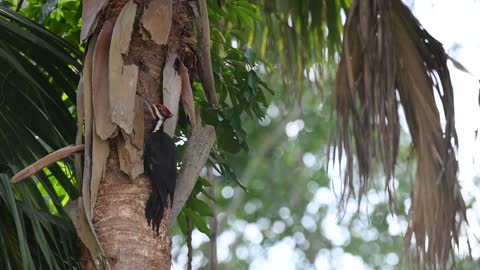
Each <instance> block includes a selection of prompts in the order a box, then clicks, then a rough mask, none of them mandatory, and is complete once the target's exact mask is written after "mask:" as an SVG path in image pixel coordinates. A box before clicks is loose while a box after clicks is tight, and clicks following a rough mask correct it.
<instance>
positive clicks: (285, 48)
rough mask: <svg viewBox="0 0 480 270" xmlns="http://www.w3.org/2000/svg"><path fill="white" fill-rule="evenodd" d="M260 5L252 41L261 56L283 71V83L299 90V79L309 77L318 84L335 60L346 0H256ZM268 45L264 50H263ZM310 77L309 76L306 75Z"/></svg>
mask: <svg viewBox="0 0 480 270" xmlns="http://www.w3.org/2000/svg"><path fill="white" fill-rule="evenodd" d="M257 2H258V4H259V5H260V6H261V7H262V8H263V11H262V12H261V13H262V14H263V16H262V19H261V22H260V23H258V24H257V25H256V28H255V33H254V38H252V39H251V40H254V41H255V42H254V43H253V44H252V46H254V47H255V48H256V49H257V50H258V51H260V56H261V58H263V59H276V60H275V61H274V62H273V63H272V64H273V65H274V66H275V67H276V68H278V69H279V70H280V71H281V73H282V74H284V76H285V77H284V81H283V83H284V85H285V86H287V88H293V89H295V92H296V93H300V92H301V91H302V82H305V81H312V82H314V83H316V84H317V85H318V87H319V88H321V85H320V84H321V82H322V81H324V78H325V75H327V74H330V73H333V71H334V68H335V63H337V62H338V59H339V55H340V51H341V45H342V38H341V36H342V33H343V23H342V14H345V13H346V10H347V9H348V7H349V6H350V1H348V0H327V1H318V0H306V1H294V0H286V1H285V0H276V1H270V0H258V1H257ZM267 48H268V50H267ZM309 74H310V75H313V80H310V79H311V78H309V76H310V75H309Z"/></svg>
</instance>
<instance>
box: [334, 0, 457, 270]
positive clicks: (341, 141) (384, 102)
mask: <svg viewBox="0 0 480 270" xmlns="http://www.w3.org/2000/svg"><path fill="white" fill-rule="evenodd" d="M372 40H375V42H372ZM447 59H448V56H447V55H446V53H445V51H444V49H443V47H442V45H441V44H440V42H438V41H437V40H436V39H435V38H433V37H432V36H431V35H430V34H429V33H428V32H427V31H426V30H425V29H424V28H423V27H421V25H420V23H419V22H418V21H417V20H416V19H415V17H414V16H413V14H412V13H411V12H410V10H409V9H408V8H407V7H406V6H405V5H404V4H403V3H402V1H401V0H391V1H384V0H356V1H353V2H352V6H351V8H350V11H349V14H348V18H347V21H346V25H345V31H344V48H343V55H342V58H341V61H340V64H339V67H338V71H337V79H336V89H335V91H336V93H335V94H336V110H337V115H338V117H337V118H338V123H337V125H338V127H337V129H338V132H337V134H338V135H337V138H336V142H335V145H336V149H334V150H333V153H335V151H338V152H339V158H338V160H339V161H341V159H342V155H343V154H344V155H345V159H346V172H345V174H344V175H345V177H344V186H345V187H346V189H344V191H343V194H342V198H343V199H344V200H347V199H348V197H349V196H350V194H351V193H352V192H354V190H353V187H354V186H355V185H354V182H353V174H354V163H355V162H358V170H359V174H360V190H359V193H360V194H359V198H360V199H361V197H362V193H363V192H364V191H365V190H367V189H366V187H368V186H369V182H370V181H371V180H372V179H373V175H372V174H373V168H375V165H376V164H375V163H374V162H375V160H373V159H372V158H371V157H372V156H375V157H379V158H378V159H379V161H381V162H382V163H383V168H384V173H385V176H386V178H387V182H386V186H387V187H388V188H387V191H388V192H389V195H391V194H393V192H394V191H393V190H391V189H390V186H391V185H389V184H388V183H389V181H390V180H391V179H393V177H395V164H396V160H397V154H398V149H399V138H400V124H399V113H398V107H399V105H400V104H401V105H402V107H403V109H404V111H405V118H406V120H407V124H408V128H409V131H410V134H411V137H412V141H413V143H412V147H413V150H414V151H415V154H416V158H417V172H416V182H415V188H414V192H413V198H412V205H411V208H410V213H409V216H410V222H409V226H408V228H407V232H406V234H405V249H406V250H409V249H410V243H411V240H412V237H415V249H414V252H415V254H414V255H415V258H416V263H417V265H418V266H419V268H422V269H423V268H425V269H447V268H448V266H447V263H448V261H449V256H450V255H452V254H453V245H455V244H456V245H458V234H459V232H460V228H461V225H462V223H463V222H464V221H465V220H466V214H465V203H464V201H463V198H462V195H461V193H460V186H459V183H458V179H457V170H458V162H457V159H456V156H455V153H456V148H457V134H456V131H455V115H454V102H453V89H452V84H451V81H450V74H449V72H448V67H447ZM434 82H435V83H434ZM435 94H438V97H440V99H441V101H442V103H441V105H440V106H442V110H441V111H442V112H443V113H444V117H445V124H444V125H443V124H442V121H441V117H440V112H439V109H438V108H437V102H436V101H435ZM397 96H399V97H400V99H399V100H398V98H397ZM399 102H400V104H398V103H399ZM443 130H445V131H444V132H443ZM354 156H356V160H355V159H354ZM334 159H335V157H334ZM392 200H393V198H392V197H391V196H390V202H391V203H392ZM452 259H454V258H452Z"/></svg>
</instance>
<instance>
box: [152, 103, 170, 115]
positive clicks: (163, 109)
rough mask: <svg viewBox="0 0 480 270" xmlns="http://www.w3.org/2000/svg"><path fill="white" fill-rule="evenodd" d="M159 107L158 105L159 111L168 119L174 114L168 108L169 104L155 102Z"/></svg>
mask: <svg viewBox="0 0 480 270" xmlns="http://www.w3.org/2000/svg"><path fill="white" fill-rule="evenodd" d="M155 105H156V106H157V107H158V111H159V112H160V114H161V115H162V116H163V117H164V118H165V119H168V118H170V117H172V116H173V114H172V113H171V112H170V110H169V109H168V108H167V106H165V105H163V104H161V103H157V104H155Z"/></svg>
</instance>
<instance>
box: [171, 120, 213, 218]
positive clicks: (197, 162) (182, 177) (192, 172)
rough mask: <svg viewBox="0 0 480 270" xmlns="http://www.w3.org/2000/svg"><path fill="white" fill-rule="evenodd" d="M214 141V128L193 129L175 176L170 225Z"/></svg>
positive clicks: (184, 200) (183, 202) (180, 208)
mask: <svg viewBox="0 0 480 270" xmlns="http://www.w3.org/2000/svg"><path fill="white" fill-rule="evenodd" d="M215 139H216V134H215V128H214V127H213V126H210V125H207V126H205V127H197V128H195V129H194V130H193V132H192V135H191V136H190V138H189V139H188V141H187V145H186V146H185V152H184V154H183V159H182V168H181V169H180V172H179V173H178V176H177V185H176V187H175V195H174V197H173V207H172V211H171V213H170V219H169V221H170V225H171V224H172V223H173V222H174V221H175V220H176V219H177V216H178V213H180V210H182V208H183V206H184V205H185V202H186V201H187V199H188V197H189V196H190V193H192V190H193V187H194V186H195V183H196V182H197V179H198V176H199V175H200V171H201V170H202V168H203V166H204V165H205V162H206V161H207V158H208V155H209V154H210V150H211V149H212V147H213V144H214V143H215Z"/></svg>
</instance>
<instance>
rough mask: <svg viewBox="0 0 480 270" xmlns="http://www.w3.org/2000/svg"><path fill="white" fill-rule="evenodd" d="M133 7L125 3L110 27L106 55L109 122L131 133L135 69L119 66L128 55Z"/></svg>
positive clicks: (136, 75) (131, 3) (134, 5)
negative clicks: (107, 62)
mask: <svg viewBox="0 0 480 270" xmlns="http://www.w3.org/2000/svg"><path fill="white" fill-rule="evenodd" d="M136 9H137V5H136V4H135V3H133V1H130V2H128V3H127V4H126V5H125V6H124V7H123V9H122V11H121V12H120V15H119V16H118V19H117V21H116V22H115V26H114V28H113V34H112V42H111V44H110V54H109V78H108V80H109V85H110V86H109V88H110V92H109V96H110V106H111V108H110V110H111V115H112V121H113V122H114V123H116V124H118V125H119V126H120V127H121V128H122V130H123V131H125V132H126V133H127V134H132V129H133V127H132V126H133V118H134V108H135V92H136V89H137V79H138V67H137V66H136V65H129V66H124V65H123V58H122V54H125V53H127V52H128V48H129V46H130V40H131V36H132V30H133V23H134V20H135V12H136Z"/></svg>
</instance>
